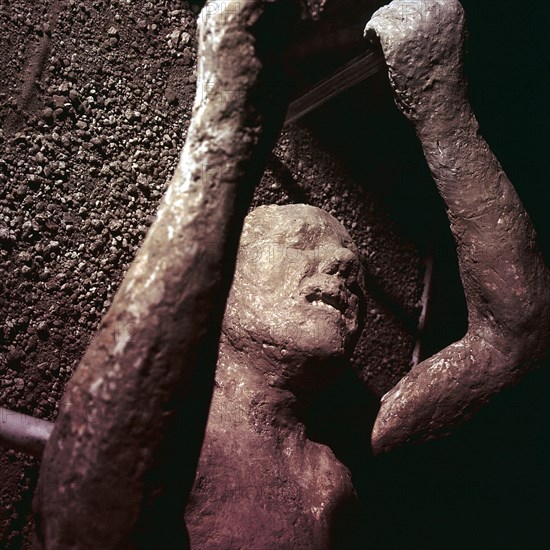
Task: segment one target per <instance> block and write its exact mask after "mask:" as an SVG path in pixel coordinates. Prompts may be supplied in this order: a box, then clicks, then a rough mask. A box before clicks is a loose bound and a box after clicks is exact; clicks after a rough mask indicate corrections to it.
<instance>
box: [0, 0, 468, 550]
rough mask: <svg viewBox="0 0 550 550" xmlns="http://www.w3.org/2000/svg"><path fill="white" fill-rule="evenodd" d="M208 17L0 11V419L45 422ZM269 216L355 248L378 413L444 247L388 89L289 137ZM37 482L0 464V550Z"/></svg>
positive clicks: (187, 88) (175, 120) (32, 473)
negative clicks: (339, 231)
mask: <svg viewBox="0 0 550 550" xmlns="http://www.w3.org/2000/svg"><path fill="white" fill-rule="evenodd" d="M201 5H202V2H199V1H190V2H186V1H176V0H159V1H157V2H152V1H144V0H136V1H133V2H130V1H126V0H111V1H109V2H107V1H105V0H86V1H82V2H78V1H75V0H50V1H47V0H43V1H40V2H36V1H31V0H15V1H5V2H2V4H1V6H0V59H1V60H2V66H1V68H0V75H1V79H0V151H1V154H0V270H1V275H0V292H1V294H0V296H1V298H0V319H2V323H1V329H0V384H1V389H2V391H1V393H0V405H1V406H3V407H7V408H9V409H12V410H15V411H19V412H23V413H27V414H31V415H34V416H37V417H40V418H45V419H48V420H52V421H53V420H55V417H56V414H57V404H58V402H59V399H60V398H61V396H62V393H63V388H64V386H65V383H66V382H67V380H68V378H69V377H70V376H71V373H72V372H73V370H74V368H75V366H76V365H77V364H78V361H79V358H80V357H81V356H82V354H83V352H84V350H85V349H86V346H87V345H88V342H89V341H90V338H91V336H92V335H93V333H94V331H95V329H96V328H97V326H98V323H99V321H100V319H101V317H102V315H103V314H104V313H105V312H106V311H107V309H108V307H109V305H110V300H111V298H112V296H113V294H114V292H115V291H116V289H117V287H118V285H119V284H120V281H121V279H122V277H123V276H124V273H125V271H126V270H127V268H128V265H129V264H130V262H131V261H132V259H133V257H134V255H135V253H136V251H137V250H138V248H139V245H140V243H141V241H142V239H143V237H144V235H145V233H146V231H147V228H148V227H149V225H150V224H151V222H152V221H153V219H154V216H155V213H156V210H157V206H158V204H159V201H160V200H161V197H162V194H163V191H164V189H165V186H166V183H167V181H168V179H169V177H170V175H171V173H172V171H173V169H174V167H175V164H176V161H177V157H178V153H179V151H180V150H181V147H182V145H183V142H184V140H185V136H186V130H187V126H188V124H189V120H190V116H191V107H192V102H193V98H194V95H195V82H196V78H195V65H196V48H197V44H196V37H195V31H196V20H197V17H198V14H199V10H200V7H201ZM350 105H353V106H354V109H353V112H352V114H351V115H350ZM372 105H376V106H377V107H376V109H373V108H372ZM395 151H400V152H402V154H401V156H400V159H401V160H399V161H396V160H395ZM397 195H399V196H400V197H401V199H400V200H398V201H396V200H394V199H395V197H396V196H397ZM273 202H275V203H280V204H283V203H288V202H307V203H311V204H314V205H316V206H320V207H322V208H325V209H326V210H328V211H329V212H331V213H332V214H333V215H335V216H336V217H338V218H339V219H340V220H341V221H342V222H343V223H344V225H345V226H346V227H347V228H348V230H349V231H350V233H351V234H352V236H353V237H354V239H355V240H356V242H357V244H358V245H359V247H360V249H361V253H362V255H363V258H364V265H365V270H366V274H367V291H368V294H369V298H368V308H367V310H368V316H367V326H366V328H365V331H364V334H363V337H362V338H361V341H360V343H359V345H358V348H357V352H356V354H355V356H354V360H353V362H354V364H355V366H356V367H357V370H358V372H359V375H360V379H361V380H362V381H363V383H364V385H365V386H366V387H368V388H369V389H370V390H371V391H372V392H373V393H374V394H376V395H378V396H380V395H381V394H383V393H384V392H385V391H387V390H388V389H389V388H390V387H392V385H393V384H394V383H395V382H396V381H397V380H398V379H399V378H400V377H401V376H402V375H403V374H404V373H405V372H406V371H407V370H408V368H409V367H410V361H411V356H412V350H413V347H414V344H415V337H416V335H415V330H416V325H417V320H418V313H419V299H420V295H421V289H422V276H423V267H422V262H421V257H422V256H423V255H424V253H425V250H426V243H427V242H430V241H431V238H429V237H431V236H432V235H433V233H434V231H436V230H437V231H442V233H444V236H443V237H442V238H441V239H442V241H443V242H447V241H448V239H449V236H448V230H445V222H444V214H443V212H442V211H441V209H439V210H438V208H440V207H438V206H437V204H438V203H437V198H436V197H435V191H434V190H433V189H432V186H431V181H430V178H429V174H428V173H427V171H426V169H425V167H424V165H423V161H422V156H421V152H420V150H419V147H418V145H417V144H416V141H415V139H414V135H412V132H411V130H410V129H409V128H408V127H407V125H406V123H405V122H404V121H403V120H401V118H400V117H399V115H398V114H397V113H396V112H395V110H394V107H393V104H392V99H391V94H390V93H389V88H388V86H387V83H386V82H385V80H384V75H379V76H378V77H375V78H374V79H373V81H372V82H371V83H369V85H368V86H367V85H363V86H359V87H357V88H356V89H354V90H351V91H350V92H348V93H347V94H345V95H344V96H341V97H340V98H337V99H336V100H334V101H333V102H331V103H330V104H329V105H327V106H325V107H324V108H323V109H321V110H320V111H318V112H316V113H313V114H312V115H311V116H308V117H307V118H306V119H304V120H303V121H301V122H300V123H299V124H297V125H294V126H291V127H287V128H286V129H285V130H284V131H283V134H282V136H281V138H280V140H279V143H278V146H277V148H276V150H275V151H274V154H273V156H272V157H271V159H270V161H269V163H268V167H267V170H266V174H265V177H264V180H263V182H262V184H261V186H260V188H259V189H258V191H257V193H256V197H255V201H254V204H255V205H257V204H264V203H273ZM426 204H427V205H428V208H427V210H428V211H432V212H436V213H435V214H434V215H433V217H432V218H433V219H430V216H425V215H424V213H423V212H421V211H420V206H422V205H424V206H426ZM434 205H436V206H435V207H434ZM442 220H443V221H442ZM445 231H447V232H446V233H445ZM439 242H441V241H439ZM458 302H460V299H459V300H458ZM458 309H459V310H460V305H459V306H458ZM37 475H38V463H37V461H36V460H34V459H30V458H28V457H25V456H24V455H22V454H19V453H15V452H13V451H5V450H0V501H1V504H0V541H1V543H2V544H1V545H2V546H3V547H4V546H5V547H6V548H10V549H16V548H21V547H28V540H29V534H30V531H31V529H32V527H31V523H30V509H31V499H32V494H33V491H34V488H35V484H36V479H37Z"/></svg>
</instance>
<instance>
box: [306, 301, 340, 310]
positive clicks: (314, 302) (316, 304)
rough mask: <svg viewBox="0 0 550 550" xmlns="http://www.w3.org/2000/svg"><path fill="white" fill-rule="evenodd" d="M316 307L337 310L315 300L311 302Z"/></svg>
mask: <svg viewBox="0 0 550 550" xmlns="http://www.w3.org/2000/svg"><path fill="white" fill-rule="evenodd" d="M311 303H312V304H313V305H314V306H317V307H324V308H330V309H336V308H335V307H333V306H331V305H330V304H325V302H323V301H322V300H313V301H312V302H311Z"/></svg>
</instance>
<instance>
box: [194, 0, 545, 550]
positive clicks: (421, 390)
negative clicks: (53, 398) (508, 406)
mask: <svg viewBox="0 0 550 550" xmlns="http://www.w3.org/2000/svg"><path fill="white" fill-rule="evenodd" d="M412 7H414V8H415V9H411V8H412ZM367 35H368V36H369V37H371V38H374V37H378V38H379V39H380V42H381V45H382V48H383V51H384V55H385V58H386V62H387V64H388V67H389V76H390V81H391V84H392V87H393V90H394V93H395V96H396V102H397V105H398V107H399V108H400V110H401V111H402V112H403V113H404V114H405V116H407V118H409V120H410V121H411V122H412V123H413V124H414V126H415V129H416V131H417V134H418V137H419V139H420V141H421V143H422V146H423V148H424V152H425V156H426V159H427V162H428V164H429V166H430V168H431V171H432V174H433V177H434V180H435V182H436V185H437V187H438V190H439V192H440V194H441V196H442V198H443V200H444V201H445V204H446V207H447V211H448V214H449V219H450V222H451V229H452V231H453V234H454V236H455V239H456V243H457V253H458V256H459V262H460V270H461V277H462V281H463V284H464V289H465V294H466V299H467V304H468V310H469V329H468V332H467V334H466V336H465V337H464V338H463V339H462V340H460V341H459V342H456V343H455V344H453V345H451V346H449V347H448V348H446V349H445V350H443V351H441V352H440V353H438V354H436V355H435V356H434V357H432V358H430V359H428V360H426V361H424V362H423V363H421V364H420V365H418V366H417V367H416V368H414V369H413V370H412V371H411V373H409V374H408V375H407V376H406V377H405V378H404V379H403V380H402V381H401V382H400V383H399V384H398V385H397V386H396V388H394V389H393V390H392V391H391V392H389V393H388V394H387V395H386V396H385V398H384V399H383V401H382V405H381V410H380V413H379V415H378V418H377V422H376V425H375V428H374V432H373V436H372V443H373V450H374V452H381V451H385V450H389V449H391V448H394V447H396V446H398V445H401V444H402V443H405V442H406V441H409V440H415V439H416V440H423V439H430V438H433V437H437V436H439V435H442V434H443V433H445V432H446V431H447V430H448V429H449V428H450V427H451V426H453V425H455V424H457V423H459V422H460V421H462V420H464V419H465V418H466V417H468V416H469V415H471V414H472V412H474V411H475V410H476V409H478V408H479V407H480V406H481V405H482V404H483V403H485V402H486V401H487V400H488V399H489V398H490V397H491V396H492V395H493V394H495V393H497V392H498V391H500V390H501V389H502V388H504V387H506V386H508V385H510V384H512V383H513V382H515V381H517V380H518V379H519V378H520V377H521V376H522V375H523V374H525V373H526V372H527V371H528V370H529V369H530V368H532V367H533V366H535V365H536V364H537V363H538V362H539V361H540V360H541V359H543V358H544V356H545V354H546V353H547V348H548V333H549V326H550V321H549V310H550V308H549V307H548V306H549V302H550V295H549V290H550V285H549V276H548V271H547V269H546V267H545V266H544V263H543V261H542V259H541V257H540V254H539V252H538V250H537V249H536V246H535V236H534V230H533V228H532V226H531V223H530V221H529V218H528V216H527V214H526V212H525V210H524V209H523V206H522V205H521V203H520V201H519V198H518V197H517V195H516V193H515V191H514V189H513V187H512V185H511V183H510V182H509V181H508V179H507V177H506V175H505V174H504V172H503V171H502V168H501V167H500V165H499V164H498V161H497V160H496V159H495V157H494V156H493V154H492V153H491V151H490V150H489V148H488V146H487V144H486V143H485V141H484V140H483V139H482V138H481V137H480V135H479V133H478V124H477V121H476V119H475V116H474V114H473V113H472V110H471V108H470V106H469V103H468V100H467V90H466V82H465V79H464V76H463V73H462V42H463V35H464V17H463V11H462V8H461V6H460V4H459V2H458V1H457V0H426V1H420V0H419V1H418V2H411V1H410V0H406V1H401V0H398V1H394V2H392V3H391V4H390V5H389V6H386V7H384V8H382V9H380V10H379V11H378V12H376V13H375V14H374V16H373V18H372V20H371V21H370V22H369V24H368V25H367ZM287 208H288V210H285V209H282V208H279V207H268V208H264V209H260V210H257V211H256V212H255V213H253V214H252V216H251V217H250V218H249V221H248V225H247V227H246V229H245V232H244V234H243V241H242V245H241V246H242V247H243V248H242V249H241V255H240V261H239V262H238V267H237V272H236V276H235V281H234V287H233V290H232V292H231V295H230V298H229V302H228V305H227V310H226V318H225V321H224V329H223V337H222V341H221V347H220V360H219V364H218V371H217V387H216V389H215V392H214V399H213V403H212V409H211V413H210V419H209V424H208V427H207V432H206V439H205V442H204V446H203V451H202V456H201V460H200V463H199V468H198V472H197V477H196V481H195V487H194V491H193V493H192V496H191V500H190V502H189V505H188V508H187V515H186V521H187V525H188V528H189V532H190V537H191V545H192V547H194V548H199V549H200V548H205V549H206V548H208V549H214V548H219V549H221V548H224V549H228V548H262V549H268V548H314V549H318V548H326V547H327V546H328V544H329V541H328V538H327V537H328V534H329V532H330V528H331V525H330V521H331V517H332V516H333V514H334V512H335V510H336V509H337V508H338V506H341V505H342V503H343V502H344V501H345V500H346V499H349V498H352V496H353V489H352V486H351V484H350V479H349V474H348V472H347V470H346V469H345V467H344V466H343V465H342V464H341V463H340V462H339V461H338V460H336V458H335V457H334V456H333V454H332V453H331V451H330V450H329V449H328V448H326V447H323V446H321V445H318V444H316V443H313V442H311V441H309V440H308V439H307V437H306V436H305V432H304V428H303V426H302V425H301V424H300V422H299V421H298V420H297V418H296V417H295V415H294V412H293V411H294V409H295V407H296V395H299V393H297V391H296V390H297V389H300V390H301V392H302V394H303V391H304V388H308V387H309V388H310V389H311V388H312V387H313V386H314V385H316V384H319V383H325V382H328V381H329V380H330V376H329V374H330V369H327V365H329V363H326V359H327V358H330V357H334V356H336V355H343V354H345V353H346V352H347V351H349V349H350V343H351V342H352V339H353V336H354V335H355V334H356V331H357V328H358V322H357V309H356V307H357V303H358V299H357V298H356V297H354V296H353V294H351V293H350V291H351V289H352V288H353V285H355V288H357V286H356V284H357V283H356V280H355V279H356V275H355V274H356V273H357V271H358V266H357V265H356V263H357V260H356V259H355V258H354V254H353V248H352V246H351V244H349V237H348V236H347V235H346V234H345V233H344V232H343V230H342V228H339V226H338V224H337V223H336V222H335V221H331V222H330V223H329V222H328V220H329V219H330V218H329V217H328V216H327V214H322V213H319V212H317V211H315V212H317V215H316V216H313V214H307V216H308V217H309V227H307V223H306V222H302V221H300V212H301V211H303V212H304V215H305V214H306V212H307V207H304V206H300V207H298V206H293V207H287ZM311 212H313V210H311ZM287 213H288V214H287ZM316 218H318V221H316ZM324 227H326V229H325V228H324ZM329 228H330V230H331V232H333V235H332V234H329V233H328V232H327V229H329ZM325 239H327V242H328V240H332V241H333V242H336V243H340V245H341V246H342V253H341V254H338V253H335V255H334V261H332V262H331V261H329V260H328V259H327V258H325V261H323V262H318V261H315V260H314V259H312V258H311V255H310V257H309V258H305V257H302V256H303V255H304V253H305V252H306V251H308V250H310V249H314V248H315V247H317V246H321V245H322V244H323V243H324V242H325ZM271 242H275V243H276V244H277V245H278V246H280V247H288V248H289V250H294V249H297V250H299V251H300V255H299V256H298V258H297V261H296V262H295V263H292V262H285V261H283V260H282V259H281V258H279V259H278V260H277V259H271V260H265V259H264V260H260V259H257V260H256V262H254V259H253V258H252V259H251V258H249V257H248V250H249V249H251V248H256V252H260V251H262V252H263V250H262V249H263V248H264V247H267V246H268V243H271ZM344 252H345V254H344ZM344 260H345V261H344ZM346 266H348V267H346ZM356 296H358V294H356ZM315 327H322V328H321V332H322V335H321V337H319V336H318V334H317V335H316V330H317V333H318V332H319V330H318V328H317V329H316V328H315ZM312 335H314V336H313V337H312ZM365 436H366V437H367V434H365Z"/></svg>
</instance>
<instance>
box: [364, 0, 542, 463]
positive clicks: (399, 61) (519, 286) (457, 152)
mask: <svg viewBox="0 0 550 550" xmlns="http://www.w3.org/2000/svg"><path fill="white" fill-rule="evenodd" d="M413 4H414V5H415V7H416V8H417V9H416V10H415V11H413V12H411V9H410V8H411V6H413ZM405 10H406V11H405ZM405 13H406V14H408V15H409V17H408V18H406V17H404V16H403V15H404V14H405ZM366 33H367V34H371V35H372V34H373V33H374V34H375V35H376V36H378V38H379V39H380V43H381V45H382V49H383V51H384V55H385V58H386V62H387V64H388V69H389V77H390V81H391V84H392V87H393V91H394V94H395V98H396V103H397V105H398V107H399V108H400V110H401V111H402V113H403V114H404V115H405V116H406V117H407V118H408V119H409V120H410V121H411V123H412V124H413V125H414V127H415V130H416V133H417V135H418V137H419V139H420V141H421V144H422V147H423V149H424V154H425V157H426V160H427V163H428V165H429V167H430V169H431V172H432V175H433V178H434V180H435V183H436V185H437V188H438V191H439V193H440V195H441V197H442V199H443V201H444V202H445V206H446V210H447V214H448V217H449V222H450V226H451V230H452V233H453V235H454V238H455V241H456V248H457V255H458V260H459V267H460V275H461V279H462V283H463V285H464V291H465V296H466V301H467V306H468V316H469V318H468V331H467V334H466V335H465V336H464V338H462V339H461V340H460V341H459V342H456V343H454V344H452V345H450V346H448V347H447V348H445V349H444V350H442V351H440V352H439V353H437V354H436V355H434V356H433V357H430V358H429V359H427V360H425V361H423V362H422V363H421V364H420V365H418V366H416V367H414V368H413V369H412V370H411V372H410V373H409V374H407V375H406V376H405V377H404V378H403V379H402V380H401V381H400V382H399V383H398V384H397V385H396V386H395V387H394V388H393V389H392V390H391V391H390V392H388V393H387V394H386V395H385V396H384V398H383V399H382V403H381V407H380V412H379V414H378V417H377V419H376V423H375V426H374V430H373V435H372V444H373V449H374V451H375V452H381V451H388V450H390V449H392V448H394V447H397V446H399V445H402V444H403V443H405V442H407V441H411V440H416V441H422V440H427V439H433V438H435V437H438V436H440V435H442V434H445V433H447V432H448V431H449V430H450V428H452V427H453V426H454V425H456V424H458V423H460V422H462V421H464V420H465V419H466V418H468V417H469V416H471V415H472V414H473V413H474V412H476V410H477V409H479V408H480V407H481V406H482V405H483V404H484V403H486V402H487V401H488V400H489V399H490V398H491V397H492V396H493V395H494V394H496V393H497V392H499V391H500V390H501V389H503V388H504V387H506V386H510V385H511V384H513V383H515V382H517V381H518V380H519V379H520V378H521V377H522V376H523V375H524V374H526V373H527V372H528V371H529V370H530V369H531V368H533V367H534V366H536V365H537V364H538V363H540V361H541V360H542V359H543V358H544V357H545V355H546V353H547V351H548V344H549V339H550V276H549V274H548V270H547V269H546V267H545V265H544V262H543V260H542V258H541V256H540V254H539V252H538V251H537V248H536V243H535V231H534V229H533V227H532V224H531V221H530V220H529V217H528V215H527V213H526V212H525V209H524V208H523V206H522V204H521V201H520V200H519V198H518V196H517V194H516V192H515V190H514V188H513V186H512V184H511V183H510V181H509V180H508V178H507V177H506V174H505V173H504V171H503V170H502V167H501V166H500V164H499V162H498V161H497V159H496V158H495V156H494V155H493V154H492V152H491V151H490V149H489V146H488V145H487V143H486V142H485V141H484V140H483V138H482V137H481V136H480V135H479V132H478V123H477V121H476V119H475V116H474V114H473V112H472V110H471V108H470V106H469V103H468V99H467V86H466V80H465V77H464V73H463V62H462V46H463V39H464V13H463V10H462V7H461V5H460V3H459V2H458V0H422V1H420V0H418V2H416V3H412V2H411V0H394V1H393V2H391V4H389V5H388V6H385V7H384V8H381V9H380V10H379V11H378V12H376V13H375V14H374V16H373V18H372V20H371V21H370V22H369V23H368V25H367V27H366Z"/></svg>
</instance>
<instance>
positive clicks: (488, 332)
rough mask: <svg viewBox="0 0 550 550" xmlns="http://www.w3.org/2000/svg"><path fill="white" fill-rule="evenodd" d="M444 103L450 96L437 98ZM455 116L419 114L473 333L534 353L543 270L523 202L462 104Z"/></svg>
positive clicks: (545, 285)
mask: <svg viewBox="0 0 550 550" xmlns="http://www.w3.org/2000/svg"><path fill="white" fill-rule="evenodd" d="M443 101H447V102H448V100H445V99H442V102H443ZM454 108H455V109H456V110H455V114H454V118H453V119H448V118H447V119H439V120H438V119H437V118H434V117H433V116H426V117H421V118H419V119H418V120H417V121H416V122H415V128H416V131H417V134H418V137H419V139H420V141H421V143H422V147H423V149H424V154H425V157H426V160H427V162H428V165H429V167H430V170H431V172H432V175H433V178H434V180H435V183H436V185H437V188H438V191H439V193H440V195H441V197H442V199H443V201H444V202H445V205H446V209H447V215H448V217H449V222H450V226H451V230H452V233H453V236H454V238H455V241H456V246H457V254H458V258H459V266H460V273H461V278H462V282H463V285H464V290H465V295H466V300H467V305H468V313H469V327H470V331H474V332H476V333H477V334H478V335H479V336H481V337H483V338H489V339H491V342H492V343H494V344H495V345H499V344H498V340H501V339H508V341H509V342H510V343H514V341H515V343H516V344H517V345H520V344H521V343H522V342H523V345H522V347H524V345H528V347H529V350H530V352H534V351H535V350H536V347H538V346H539V345H540V344H542V343H543V342H541V341H540V338H528V335H529V334H532V335H535V334H540V329H541V328H542V327H541V324H544V322H546V323H547V321H545V315H546V311H547V310H548V305H549V300H550V297H549V291H550V281H549V277H548V271H547V269H546V267H545V265H544V262H543V260H542V258H541V255H540V253H539V251H538V250H537V248H536V242H535V231H534V229H533V226H532V224H531V221H530V219H529V216H528V214H527V212H526V211H525V209H524V208H523V205H522V204H521V201H520V199H519V197H518V195H517V193H516V191H515V189H514V187H513V186H512V184H511V183H510V181H509V179H508V178H507V176H506V174H505V173H504V171H503V169H502V167H501V166H500V163H499V162H498V160H497V159H496V158H495V156H494V155H493V153H492V152H491V150H490V149H489V146H488V145H487V143H486V142H485V140H484V139H483V138H482V137H481V135H480V134H479V132H478V123H477V120H476V118H475V116H474V114H473V112H472V110H471V109H470V106H469V104H468V103H467V102H466V101H464V102H463V103H462V104H461V105H458V106H455V107H454Z"/></svg>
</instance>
